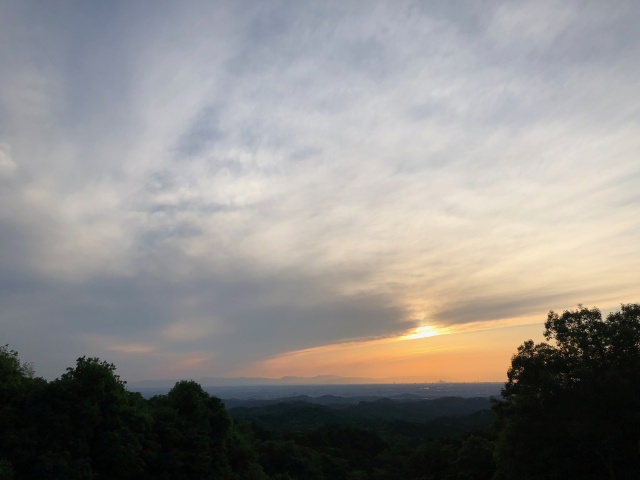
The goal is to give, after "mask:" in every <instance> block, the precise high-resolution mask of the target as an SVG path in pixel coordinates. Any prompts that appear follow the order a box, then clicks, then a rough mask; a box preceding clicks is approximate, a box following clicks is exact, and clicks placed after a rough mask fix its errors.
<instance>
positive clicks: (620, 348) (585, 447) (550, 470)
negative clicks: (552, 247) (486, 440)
mask: <svg viewBox="0 0 640 480" xmlns="http://www.w3.org/2000/svg"><path fill="white" fill-rule="evenodd" d="M544 335H545V338H546V340H547V342H549V341H551V340H553V341H554V343H555V344H550V343H546V342H543V343H540V344H535V343H534V342H533V341H531V340H529V341H527V342H525V343H524V344H523V345H521V346H520V347H519V348H518V352H517V353H516V355H514V357H513V358H512V360H511V367H510V368H509V370H508V372H507V377H508V381H507V383H506V384H505V388H504V389H503V391H502V394H503V397H504V400H503V401H498V402H496V404H495V410H496V412H497V413H498V417H499V428H500V437H499V440H498V443H497V448H496V459H497V463H498V478H507V479H523V480H526V479H556V478H557V479H564V478H581V479H591V478H593V479H603V478H610V479H627V478H629V479H631V478H640V452H639V450H638V445H639V443H638V442H639V440H640V305H638V304H630V305H622V308H621V309H620V310H619V311H617V312H613V313H611V314H609V315H608V316H607V317H606V319H603V318H602V314H601V312H600V310H598V309H597V308H592V309H588V308H584V307H582V306H581V305H580V306H579V307H578V309H576V310H573V311H565V312H563V313H562V315H558V314H557V313H555V312H553V311H552V312H550V313H549V315H548V318H547V321H546V323H545V331H544Z"/></svg>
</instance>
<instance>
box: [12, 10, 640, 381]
mask: <svg viewBox="0 0 640 480" xmlns="http://www.w3.org/2000/svg"><path fill="white" fill-rule="evenodd" d="M2 8H3V9H4V12H5V13H6V14H5V15H2V18H5V19H6V18H12V19H13V20H12V21H11V22H8V21H6V20H5V21H4V22H2V23H0V32H1V33H0V40H2V41H0V45H4V47H0V61H2V64H3V65H4V66H5V68H3V72H2V73H1V74H0V138H1V140H2V144H1V145H0V185H2V187H3V188H2V190H1V191H0V225H1V226H2V227H3V228H2V229H1V230H0V239H1V240H3V241H2V243H0V266H2V267H3V274H2V275H0V284H2V285H3V286H6V288H4V289H3V290H2V291H1V292H0V298H2V299H3V302H2V307H0V315H2V317H1V318H2V320H1V321H2V325H3V332H6V333H5V335H7V336H8V337H7V340H6V341H10V342H11V343H18V344H19V345H17V346H19V347H21V348H20V349H22V350H24V348H22V347H24V346H28V345H29V344H33V345H34V346H32V347H27V350H26V351H25V356H28V354H29V353H31V354H32V357H33V360H35V361H36V363H38V358H40V357H39V355H40V356H41V354H39V353H38V352H40V351H48V352H49V353H48V355H49V357H47V361H46V362H44V363H45V364H46V365H48V367H45V368H49V370H48V371H47V375H54V374H55V370H54V368H58V371H62V369H63V368H64V366H66V365H61V363H62V362H63V360H64V361H67V360H68V359H66V358H62V356H61V357H60V358H59V359H58V360H55V359H54V360H55V361H52V358H51V357H55V353H54V352H55V351H59V350H61V349H64V351H65V352H78V354H80V353H81V352H82V353H88V354H91V355H94V354H100V353H101V352H104V353H106V354H110V353H109V352H111V353H113V352H114V351H115V350H114V348H115V347H114V346H122V348H120V350H118V351H119V353H120V354H122V355H125V354H126V355H125V356H124V357H123V358H125V362H126V366H127V367H126V368H128V369H130V371H132V372H137V373H136V375H141V376H144V375H151V373H149V372H153V375H157V374H158V370H157V367H154V366H153V365H154V364H155V365H163V366H164V368H166V369H170V368H172V367H171V362H173V361H175V362H176V364H178V363H179V364H180V365H183V366H184V368H187V369H188V367H187V366H188V365H193V366H194V367H193V368H198V369H199V370H198V371H205V370H207V369H208V370H207V371H209V372H211V373H212V374H213V372H220V373H224V372H233V371H240V370H242V368H246V366H247V365H254V364H255V362H259V361H260V360H261V359H266V358H271V357H273V356H276V355H279V354H284V353H285V352H289V351H298V350H300V349H305V348H312V347H322V346H326V345H331V344H334V343H339V342H348V341H354V340H359V341H366V340H369V339H375V338H385V337H393V336H397V335H402V334H405V333H406V332H407V331H409V330H410V329H411V328H413V327H416V326H419V325H431V324H434V325H436V324H437V325H440V326H444V325H449V326H451V325H462V324H467V323H473V322H477V321H489V322H490V321H495V320H501V321H509V320H514V321H515V320H517V319H518V318H524V317H526V318H529V317H530V316H532V315H536V314H541V315H542V319H543V317H544V313H545V312H546V311H547V310H549V309H550V308H555V309H562V308H568V307H571V306H572V305H574V304H575V303H576V302H579V301H584V302H586V299H585V297H586V298H587V299H592V300H593V302H594V303H597V302H599V301H602V302H607V304H616V303H617V302H618V301H619V300H618V299H616V298H614V297H615V293H616V292H618V293H619V296H620V297H623V298H625V299H631V300H633V296H634V294H637V291H636V290H635V289H634V287H633V285H636V284H637V275H636V272H637V271H638V268H637V267H638V266H640V265H638V261H637V260H635V259H638V258H640V256H638V255H637V253H638V246H637V234H638V231H639V230H640V223H639V222H638V220H637V219H638V218H640V216H639V215H638V213H639V212H638V210H639V208H640V207H639V205H640V203H639V198H638V193H637V192H638V189H637V188H636V185H637V181H638V178H640V170H639V169H638V163H637V158H636V155H635V152H637V151H638V148H639V147H640V145H639V144H638V143H639V140H638V138H640V136H639V135H638V131H637V130H638V127H637V125H638V122H637V111H638V106H639V105H638V100H637V95H636V94H635V90H636V85H637V78H638V75H639V74H640V72H638V68H637V67H636V64H637V62H635V61H634V59H635V58H636V57H637V56H638V53H640V52H639V50H640V46H639V42H638V35H637V33H636V32H635V30H634V28H632V26H633V25H635V23H634V21H635V20H634V19H637V18H638V16H639V13H640V12H639V11H638V10H639V9H637V8H636V7H634V6H633V4H631V3H629V4H621V6H620V7H619V8H618V9H607V11H606V12H605V11H604V10H603V9H602V7H600V6H599V5H598V4H597V3H588V4H585V5H582V4H577V3H573V2H569V3H567V2H563V3H552V2H549V3H541V2H536V3H526V2H525V3H519V4H518V5H511V4H505V3H500V2H498V3H495V4H493V3H492V4H490V5H486V6H483V7H482V8H480V7H477V6H473V5H466V6H464V8H463V7H456V6H451V5H448V6H444V5H430V4H424V3H422V2H419V3H413V2H398V3H393V4H391V3H377V4H370V3H364V2H362V3H360V2H348V3H345V4H341V5H337V4H336V5H331V4H324V3H320V2H318V3H314V2H312V3H310V4H305V5H300V4H297V3H288V2H284V3H281V4H278V5H273V4H255V5H252V6H251V7H250V8H244V7H243V8H241V9H240V8H238V7H235V6H231V5H219V4H216V5H213V4H209V3H208V2H192V3H190V4H189V5H180V6H178V5H170V4H168V3H167V4H165V3H162V4H158V5H157V6H154V8H153V9H152V11H150V10H149V9H148V8H146V7H144V6H143V4H140V5H129V4H120V5H119V6H118V8H115V7H113V8H112V7H106V6H103V7H100V6H98V5H83V6H82V7H81V8H77V9H74V10H73V11H67V10H65V9H61V11H59V12H56V13H55V14H53V16H51V17H47V16H46V15H45V14H44V13H43V11H42V9H40V8H36V7H35V5H32V4H29V3H24V4H22V3H19V2H15V3H11V2H7V3H6V4H5V5H3V7H2ZM578 11H579V13H576V12H578ZM27 25H29V28H28V29H27V28H26V26H27ZM29 32H30V33H29ZM6 45H12V48H11V49H9V48H8V47H6ZM613 87H615V88H613ZM9 146H10V148H9ZM603 307H604V306H603ZM45 327H46V328H47V329H55V330H56V332H57V333H56V336H54V338H52V339H47V341H48V340H51V341H50V342H49V343H48V344H47V343H46V342H45V340H44V339H41V340H37V341H36V340H34V339H33V335H31V334H30V332H31V331H33V330H32V329H34V328H45ZM54 340H55V341H54ZM36 345H37V346H36ZM150 345H152V346H153V350H149V351H146V350H144V349H142V350H140V349H139V351H134V350H136V348H138V347H139V346H150ZM129 347H131V348H129ZM88 348H92V349H94V351H91V352H85V351H84V349H88ZM127 348H128V350H126V349H127ZM145 348H146V347H145ZM127 355H129V356H127ZM145 355H146V357H145ZM163 355H164V356H163ZM30 359H31V358H30ZM194 359H195V360H194ZM191 361H193V362H195V363H190V362H191ZM59 367H60V368H59ZM181 368H182V367H181ZM145 372H146V373H145ZM282 373H283V374H287V373H288V372H282ZM335 373H339V372H335Z"/></svg>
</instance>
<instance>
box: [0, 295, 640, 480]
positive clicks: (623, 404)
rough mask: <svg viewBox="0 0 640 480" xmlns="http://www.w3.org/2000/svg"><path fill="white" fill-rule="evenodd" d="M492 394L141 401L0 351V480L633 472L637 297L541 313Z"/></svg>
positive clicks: (178, 395) (108, 380)
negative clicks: (533, 333)
mask: <svg viewBox="0 0 640 480" xmlns="http://www.w3.org/2000/svg"><path fill="white" fill-rule="evenodd" d="M545 337H546V339H547V342H550V343H547V342H543V343H540V344H534V343H533V342H531V341H528V342H525V343H524V344H523V345H521V346H520V347H519V348H518V350H517V352H516V354H515V355H514V356H513V358H512V360H511V367H510V368H509V370H508V372H507V382H506V383H505V387H504V389H503V391H502V398H500V399H492V400H491V402H489V400H488V399H461V398H443V399H438V400H416V401H406V402H398V401H392V400H377V401H372V402H360V403H359V404H357V405H350V406H322V405H318V404H312V403H309V402H305V401H288V402H284V401H283V402H271V403H268V404H264V405H254V406H238V405H236V406H233V407H231V406H230V408H229V409H227V408H226V407H225V405H224V403H223V402H222V401H221V400H220V399H218V398H216V397H214V396H211V395H210V394H208V393H207V392H205V391H204V390H203V389H202V388H201V386H200V385H198V384H197V383H196V382H193V381H180V382H178V383H176V385H175V386H174V387H173V388H172V389H171V390H170V391H169V392H168V393H167V394H166V395H156V396H154V397H152V398H149V399H145V398H143V397H142V395H141V394H140V393H136V392H131V391H128V390H127V388H126V384H125V382H123V381H122V380H121V379H120V377H119V376H118V375H117V374H116V369H115V366H114V365H113V364H110V363H108V362H105V361H101V360H100V359H98V358H91V357H81V358H79V359H78V360H77V362H76V365H75V366H74V367H70V368H68V369H67V371H66V373H64V374H63V375H61V376H60V377H59V378H58V379H56V380H54V381H51V382H48V381H46V380H44V379H42V378H37V377H35V376H34V369H33V366H32V365H31V364H29V363H23V362H21V361H20V359H19V357H18V354H17V352H15V351H13V350H11V349H10V348H9V347H8V346H4V347H0V479H43V478H47V479H127V478H136V479H185V480H186V479H248V480H250V479H280V480H289V479H345V480H346V479H354V480H355V479H374V480H375V479H379V480H383V479H394V480H396V479H399V478H401V479H422V480H430V479H460V480H463V479H465V480H474V479H477V480H481V479H486V480H489V479H495V480H503V479H504V480H506V479H524V480H526V479H566V478H580V479H632V478H633V479H637V478H640V433H639V432H640V305H638V304H630V305H622V308H621V309H620V310H619V311H617V312H613V313H611V314H609V315H608V316H607V317H606V318H604V319H603V318H602V315H601V313H600V311H599V310H598V309H595V308H593V309H588V308H583V307H581V306H580V307H579V308H578V309H576V310H574V311H565V312H563V313H562V314H561V315H559V314H557V313H555V312H550V313H549V316H548V318H547V321H546V323H545Z"/></svg>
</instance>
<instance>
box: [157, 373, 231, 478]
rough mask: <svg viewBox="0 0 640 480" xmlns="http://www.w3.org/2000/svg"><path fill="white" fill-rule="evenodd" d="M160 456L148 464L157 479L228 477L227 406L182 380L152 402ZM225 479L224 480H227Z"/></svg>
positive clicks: (229, 423)
mask: <svg viewBox="0 0 640 480" xmlns="http://www.w3.org/2000/svg"><path fill="white" fill-rule="evenodd" d="M151 409H152V414H153V420H154V422H153V434H154V437H155V442H157V444H158V450H157V454H156V455H155V457H154V458H152V459H151V460H150V462H149V470H150V473H151V475H152V477H153V478H156V479H164V478H167V479H169V478H170V479H178V480H179V479H190V480H191V479H194V480H195V479H205V478H222V477H225V475H226V477H228V476H229V475H230V473H229V471H228V470H229V466H228V462H227V458H226V442H227V440H228V439H229V436H230V434H231V428H232V423H231V419H230V418H229V415H228V414H227V412H226V410H225V408H224V404H223V403H222V401H221V400H220V399H218V398H216V397H213V396H211V395H209V394H208V393H207V392H205V391H204V390H203V389H202V387H201V386H200V385H199V384H198V383H196V382H194V381H186V380H182V381H180V382H178V383H176V384H175V386H174V387H173V388H172V389H171V390H170V391H169V393H168V394H167V395H159V396H155V397H153V398H152V399H151ZM226 477H225V478H226Z"/></svg>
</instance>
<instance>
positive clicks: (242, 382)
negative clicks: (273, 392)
mask: <svg viewBox="0 0 640 480" xmlns="http://www.w3.org/2000/svg"><path fill="white" fill-rule="evenodd" d="M193 380H195V381H197V382H198V383H199V384H200V385H202V386H203V387H239V386H259V385H361V384H387V383H426V382H425V380H424V379H423V378H419V377H404V378H366V377H340V376H337V375H317V376H315V377H294V376H286V377H281V378H264V377H232V378H230V377H205V378H200V379H193ZM176 381H177V380H142V381H139V382H129V386H130V387H133V388H171V387H173V386H174V385H175V383H176Z"/></svg>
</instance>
